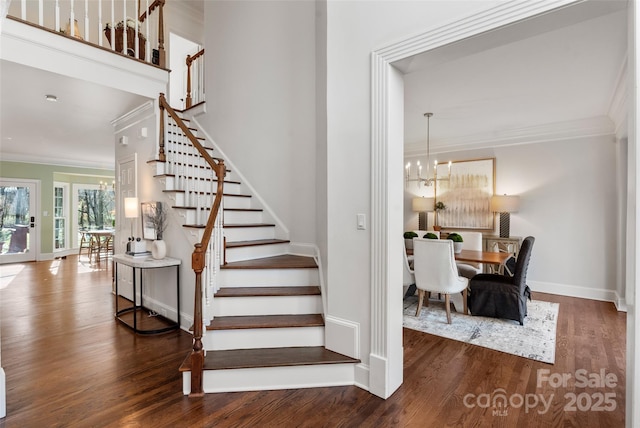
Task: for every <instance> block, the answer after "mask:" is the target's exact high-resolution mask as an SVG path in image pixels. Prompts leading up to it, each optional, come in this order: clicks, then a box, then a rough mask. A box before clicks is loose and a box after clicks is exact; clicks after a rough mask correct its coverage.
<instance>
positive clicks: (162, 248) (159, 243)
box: [151, 239, 167, 260]
mask: <svg viewBox="0 0 640 428" xmlns="http://www.w3.org/2000/svg"><path fill="white" fill-rule="evenodd" d="M166 255H167V244H165V242H164V241H163V240H162V239H156V240H155V241H153V246H152V247H151V257H153V258H154V259H156V260H160V259H164V257H165V256H166Z"/></svg>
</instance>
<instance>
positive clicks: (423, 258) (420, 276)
mask: <svg viewBox="0 0 640 428" xmlns="http://www.w3.org/2000/svg"><path fill="white" fill-rule="evenodd" d="M413 256H414V258H413V272H414V274H415V278H416V287H417V288H418V307H417V309H416V316H418V315H420V311H421V310H422V303H423V301H425V296H426V297H427V299H426V305H427V306H428V305H429V300H428V298H429V294H430V293H440V294H444V298H445V300H444V302H445V309H446V311H447V323H449V324H451V308H450V306H451V300H450V297H451V295H455V296H459V295H460V293H462V304H463V312H464V313H465V314H467V313H468V310H467V285H468V284H469V280H468V279H467V278H465V277H462V276H459V275H458V268H457V266H456V263H455V258H454V254H453V241H451V240H449V239H423V238H414V239H413Z"/></svg>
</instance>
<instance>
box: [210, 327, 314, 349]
mask: <svg viewBox="0 0 640 428" xmlns="http://www.w3.org/2000/svg"><path fill="white" fill-rule="evenodd" d="M202 345H203V346H204V349H206V350H208V351H220V350H227V349H254V348H286V347H291V346H324V327H323V326H320V327H288V328H258V329H233V330H207V333H206V334H205V335H204V336H203V337H202Z"/></svg>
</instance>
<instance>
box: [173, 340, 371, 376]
mask: <svg viewBox="0 0 640 428" xmlns="http://www.w3.org/2000/svg"><path fill="white" fill-rule="evenodd" d="M359 362H360V360H358V359H355V358H351V357H347V356H346V355H342V354H338V353H337V352H333V351H330V350H328V349H326V348H325V347H323V346H300V347H291V348H257V349H231V350H225V351H208V352H207V355H206V356H205V358H204V369H205V370H225V369H248V368H259V367H286V366H300V365H318V364H349V363H350V364H355V363H359ZM180 371H181V372H187V371H191V358H190V356H187V358H186V359H185V360H184V362H183V363H182V365H181V366H180Z"/></svg>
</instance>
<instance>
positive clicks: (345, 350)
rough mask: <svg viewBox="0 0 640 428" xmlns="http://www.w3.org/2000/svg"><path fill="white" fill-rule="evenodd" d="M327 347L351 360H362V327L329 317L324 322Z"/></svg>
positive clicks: (351, 322)
mask: <svg viewBox="0 0 640 428" xmlns="http://www.w3.org/2000/svg"><path fill="white" fill-rule="evenodd" d="M324 326H325V327H324V329H325V330H324V331H325V339H324V341H325V347H326V348H327V349H329V350H331V351H334V352H338V353H340V354H342V355H346V356H348V357H351V358H360V345H359V344H360V325H359V324H358V323H354V322H353V321H349V320H345V319H342V318H338V317H334V316H331V315H327V316H326V317H325V320H324Z"/></svg>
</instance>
